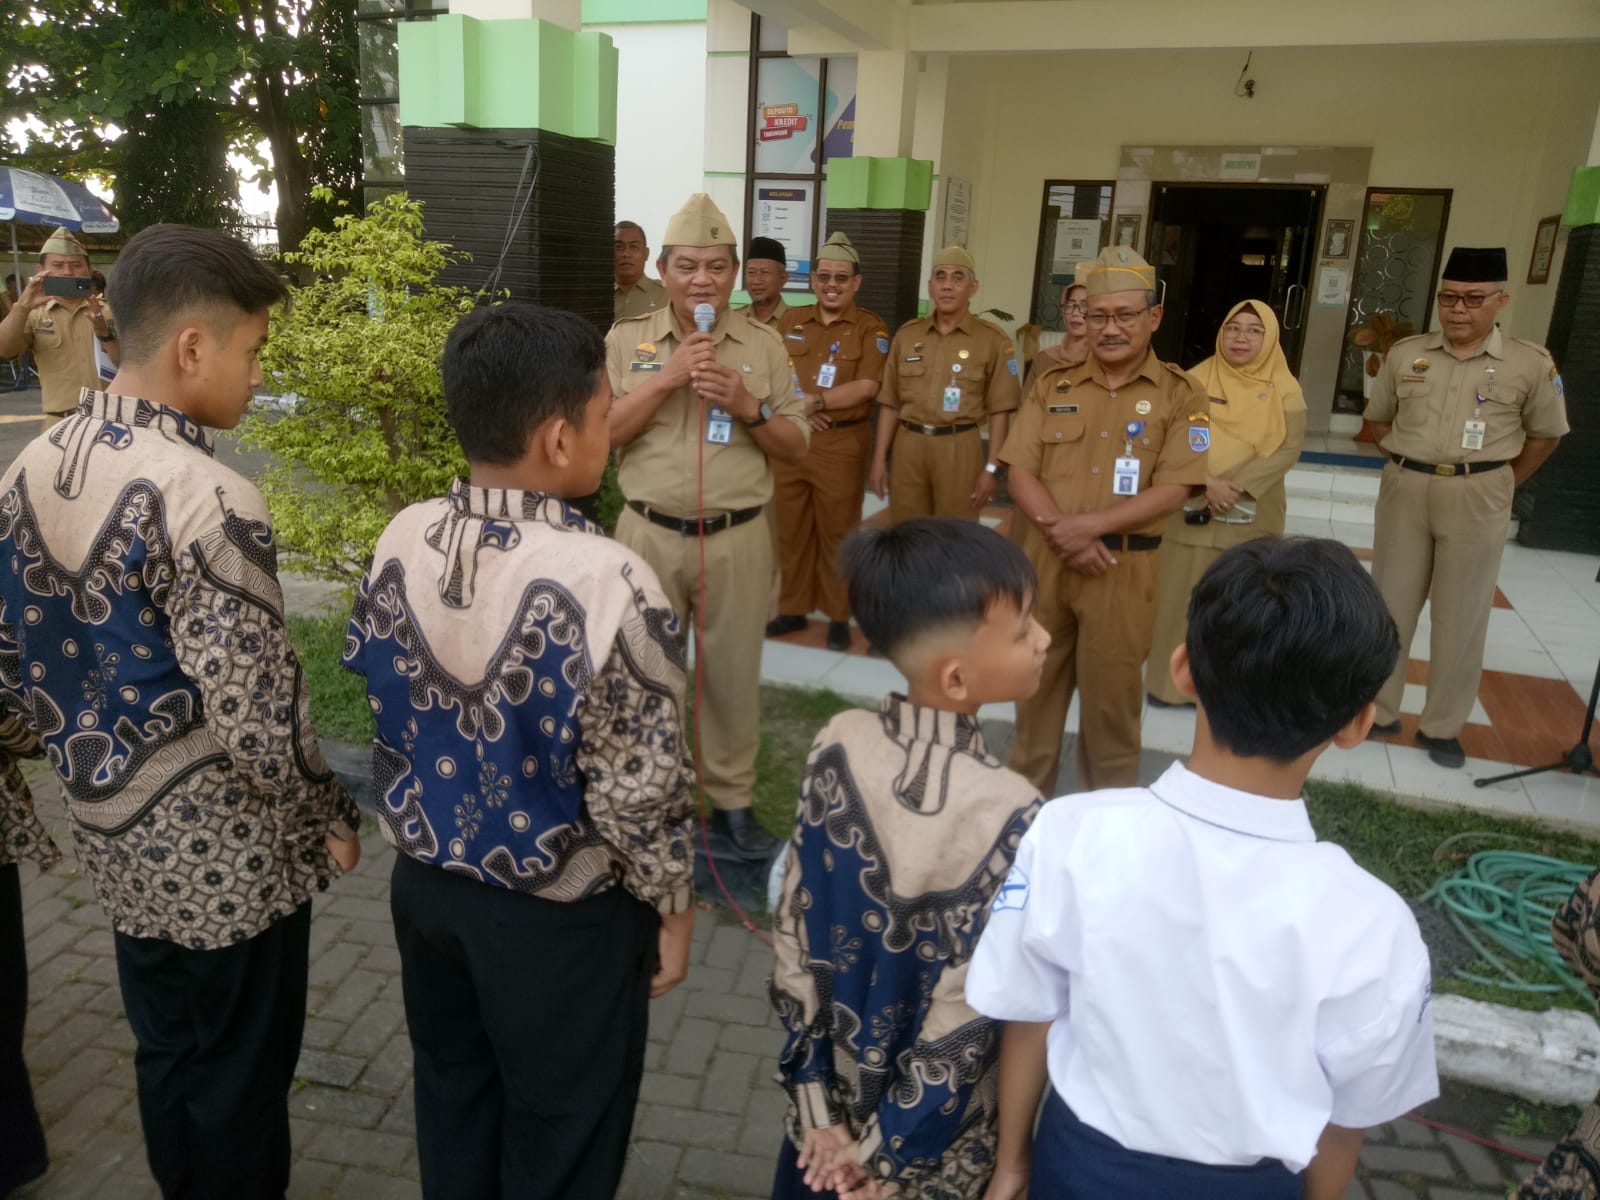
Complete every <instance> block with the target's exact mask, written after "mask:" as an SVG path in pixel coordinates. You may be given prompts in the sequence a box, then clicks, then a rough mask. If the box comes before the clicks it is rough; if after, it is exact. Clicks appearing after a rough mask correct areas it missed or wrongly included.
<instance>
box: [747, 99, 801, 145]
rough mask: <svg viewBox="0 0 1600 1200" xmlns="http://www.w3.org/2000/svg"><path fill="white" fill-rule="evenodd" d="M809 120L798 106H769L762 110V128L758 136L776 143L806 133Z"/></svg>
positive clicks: (757, 132)
mask: <svg viewBox="0 0 1600 1200" xmlns="http://www.w3.org/2000/svg"><path fill="white" fill-rule="evenodd" d="M806 123H807V118H806V117H805V116H804V115H803V114H802V113H801V112H800V106H799V105H798V104H768V105H765V106H764V107H763V108H762V109H761V128H760V129H759V130H757V131H756V136H757V137H759V138H760V139H761V140H762V141H763V142H774V141H778V140H779V139H781V138H789V137H793V136H794V135H795V134H796V133H801V132H804V131H805V128H806Z"/></svg>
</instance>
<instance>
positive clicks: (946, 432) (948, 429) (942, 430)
mask: <svg viewBox="0 0 1600 1200" xmlns="http://www.w3.org/2000/svg"><path fill="white" fill-rule="evenodd" d="M900 428H901V429H909V430H910V431H911V432H912V433H920V434H922V436H923V437H949V436H950V435H951V434H952V433H965V432H966V431H967V430H969V429H976V428H977V426H976V425H918V424H917V423H916V422H915V421H901V422H900Z"/></svg>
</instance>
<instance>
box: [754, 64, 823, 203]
mask: <svg viewBox="0 0 1600 1200" xmlns="http://www.w3.org/2000/svg"><path fill="white" fill-rule="evenodd" d="M758 62H759V66H758V68H757V70H758V76H757V84H756V124H755V130H756V170H757V171H759V172H760V173H761V174H763V175H809V174H811V173H812V172H814V171H815V170H816V169H817V92H818V83H819V72H820V71H821V69H822V60H821V59H816V58H763V59H760V60H758Z"/></svg>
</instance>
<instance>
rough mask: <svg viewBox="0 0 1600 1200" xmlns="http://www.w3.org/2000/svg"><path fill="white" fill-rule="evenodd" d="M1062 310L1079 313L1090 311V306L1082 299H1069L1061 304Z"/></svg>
mask: <svg viewBox="0 0 1600 1200" xmlns="http://www.w3.org/2000/svg"><path fill="white" fill-rule="evenodd" d="M1061 311H1062V312H1075V313H1078V314H1079V315H1082V314H1083V313H1086V312H1088V311H1089V306H1088V304H1086V303H1085V302H1084V301H1082V300H1068V301H1067V302H1066V303H1065V304H1063V305H1062V306H1061Z"/></svg>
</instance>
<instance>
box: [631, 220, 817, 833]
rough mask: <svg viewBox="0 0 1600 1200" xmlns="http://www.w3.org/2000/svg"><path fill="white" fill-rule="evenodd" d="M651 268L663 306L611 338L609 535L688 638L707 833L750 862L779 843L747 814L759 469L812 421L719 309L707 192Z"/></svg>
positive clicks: (762, 564)
mask: <svg viewBox="0 0 1600 1200" xmlns="http://www.w3.org/2000/svg"><path fill="white" fill-rule="evenodd" d="M656 265H657V270H658V271H659V272H660V275H661V281H662V283H663V284H664V285H665V286H666V289H667V301H668V303H667V306H666V307H665V308H661V309H658V310H656V311H655V312H652V313H647V314H645V315H644V316H641V317H634V318H631V319H625V320H622V321H618V322H617V324H616V325H615V326H613V327H612V329H611V332H610V334H609V335H607V337H606V372H607V374H608V375H609V377H610V380H611V388H612V391H613V392H614V393H615V400H614V401H613V403H612V406H611V414H610V422H609V423H610V427H611V446H612V449H613V450H614V451H615V452H616V455H617V477H618V482H619V483H620V485H621V487H622V494H623V497H624V498H625V499H626V501H627V507H626V508H625V509H624V510H623V513H622V518H621V520H620V522H619V523H618V525H617V540H618V541H620V542H622V544H623V545H625V546H627V547H628V548H629V549H631V550H633V551H635V552H636V553H638V554H640V555H642V556H643V557H644V559H645V561H647V562H648V563H649V564H650V565H651V566H652V567H653V568H654V569H655V571H656V574H657V575H658V576H659V577H660V579H661V586H662V588H663V590H665V592H666V594H667V597H668V598H669V599H670V600H671V601H672V606H673V608H674V609H676V610H677V612H678V615H679V616H680V618H682V620H683V622H684V628H685V629H693V630H695V652H696V656H697V658H698V659H699V661H700V662H701V663H702V664H703V672H704V675H703V679H704V687H703V692H702V693H701V695H700V697H699V704H698V713H697V717H698V722H699V735H700V744H701V765H702V772H703V776H704V781H705V788H706V792H707V793H708V794H709V796H710V797H711V803H712V805H713V807H714V808H715V810H716V811H715V813H714V816H713V821H712V827H713V828H714V829H715V830H716V831H717V832H718V833H720V834H722V835H723V836H724V837H726V838H727V839H728V841H729V842H730V843H731V844H732V845H733V847H734V849H735V850H736V851H737V852H738V853H739V854H740V855H741V856H742V857H745V858H748V859H751V860H760V859H764V858H766V857H768V856H770V855H771V853H772V852H773V850H774V849H776V843H775V842H774V841H773V839H772V837H771V836H770V835H769V834H768V833H767V832H766V831H765V830H764V829H762V828H761V826H760V825H759V823H757V821H756V819H755V816H754V814H753V813H752V812H751V809H750V802H751V796H752V792H753V789H754V786H755V776H756V770H755V767H756V752H757V750H758V748H759V746H760V741H761V643H762V638H763V635H764V631H765V626H766V619H767V612H766V607H767V600H768V597H769V596H770V594H771V590H772V581H773V573H774V570H775V563H774V557H773V548H772V536H771V533H770V530H769V527H768V525H767V522H766V521H761V520H757V518H759V517H761V516H762V514H763V512H764V510H765V507H766V505H767V503H768V501H770V500H771V499H772V469H771V466H770V464H769V461H768V460H769V459H770V460H773V461H776V462H782V463H798V462H799V461H800V460H801V459H803V458H804V457H805V454H806V446H807V441H808V438H809V434H810V426H809V424H808V423H807V421H806V416H805V412H804V408H803V405H802V403H801V401H800V399H799V397H798V396H796V395H795V393H794V388H793V387H792V385H791V379H790V370H789V360H788V356H787V355H786V354H785V353H784V349H783V343H782V341H781V340H780V339H779V338H778V336H777V335H776V334H775V333H773V332H772V331H771V330H770V329H767V328H764V327H763V326H761V325H758V324H757V323H756V322H755V321H753V320H751V319H750V318H749V317H748V316H747V315H745V314H744V313H730V312H729V311H728V300H729V298H730V297H731V296H732V294H733V287H734V284H735V283H736V282H737V280H738V275H739V260H738V255H737V253H736V250H735V242H734V237H733V227H732V225H731V224H730V223H729V221H728V218H727V217H726V216H724V215H723V213H722V212H721V211H720V210H719V209H718V208H717V206H716V205H715V204H713V203H712V202H711V198H710V197H709V196H707V195H705V194H704V193H696V194H695V195H693V196H691V197H690V198H689V200H688V202H687V203H686V204H685V205H684V206H683V208H681V209H680V210H679V211H678V212H677V214H676V215H674V216H673V218H672V220H671V221H669V222H668V224H667V231H666V234H665V236H664V237H663V238H662V248H661V255H660V258H659V259H658V260H657V264H656ZM702 542H703V546H704V550H703V554H704V567H703V570H704V575H703V577H702V565H701V564H702Z"/></svg>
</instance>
